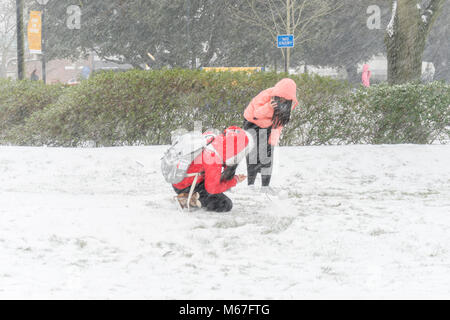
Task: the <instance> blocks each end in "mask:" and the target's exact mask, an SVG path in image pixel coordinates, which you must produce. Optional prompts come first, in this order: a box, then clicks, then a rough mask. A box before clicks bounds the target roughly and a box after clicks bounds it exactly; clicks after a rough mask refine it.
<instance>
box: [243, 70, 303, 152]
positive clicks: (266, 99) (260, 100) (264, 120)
mask: <svg viewBox="0 0 450 320" xmlns="http://www.w3.org/2000/svg"><path fill="white" fill-rule="evenodd" d="M273 97H282V98H285V99H286V100H292V110H294V109H295V107H296V106H297V105H298V100H297V85H296V83H295V81H294V80H292V79H288V78H285V79H283V80H281V81H280V82H278V83H277V84H276V85H275V87H273V88H269V89H266V90H264V91H262V92H261V93H259V94H258V95H257V96H256V97H255V98H253V100H252V101H251V102H250V104H249V105H248V107H247V109H245V112H244V118H245V119H247V121H250V122H252V123H254V124H256V125H257V126H258V127H260V128H269V127H271V126H272V125H273V123H272V117H273V107H272V98H273ZM282 130H283V127H278V128H276V129H275V128H273V129H272V133H271V135H270V138H269V143H270V144H271V145H272V146H275V145H277V144H278V141H279V139H280V136H281V131H282Z"/></svg>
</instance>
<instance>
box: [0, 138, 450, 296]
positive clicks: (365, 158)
mask: <svg viewBox="0 0 450 320" xmlns="http://www.w3.org/2000/svg"><path fill="white" fill-rule="evenodd" d="M164 150H165V147H132V148H104V149H50V148H18V147H0V179H1V184H0V298H1V299H5V298H25V299H37V298H44V299H48V298H50V299H66V298H75V299H81V298H87V299H104V298H107V299H109V298H118V299H157V298H158V299H304V298H338V299H341V298H344V299H347V298H348V299H352V298H363V299H366V298H425V299H427V298H446V299H449V298H450V146H444V145H442V146H441V145H433V146H416V145H400V146H337V147H295V148H294V147H291V148H278V149H277V150H276V154H277V155H278V157H277V168H276V170H275V177H274V180H273V185H275V186H278V187H279V188H283V189H285V190H286V191H288V192H289V197H288V198H285V197H280V198H278V197H272V199H269V198H267V197H266V196H262V195H261V194H259V193H252V192H251V191H250V190H248V189H247V188H246V185H245V184H242V185H239V186H238V187H237V188H236V189H235V191H234V192H231V193H228V194H229V196H230V197H231V198H232V199H233V201H234V208H233V211H232V212H230V213H227V214H216V213H208V212H204V211H196V212H191V213H181V212H180V211H178V210H177V206H176V204H175V202H174V201H173V200H172V199H173V193H172V190H171V188H170V186H169V185H167V184H166V183H165V182H164V180H163V178H162V176H161V174H160V171H159V159H160V157H161V155H162V153H163V151H164ZM141 164H143V165H144V166H142V165H141ZM239 170H240V172H244V167H243V166H241V167H240V168H239Z"/></svg>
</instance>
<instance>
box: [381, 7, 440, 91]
mask: <svg viewBox="0 0 450 320" xmlns="http://www.w3.org/2000/svg"><path fill="white" fill-rule="evenodd" d="M444 2H445V0H428V1H421V0H394V1H393V5H392V17H391V21H390V22H389V25H388V27H387V34H386V47H387V57H388V81H389V83H391V84H401V83H406V82H409V81H415V80H420V77H421V74H422V59H423V53H424V50H425V44H426V40H427V37H428V34H429V33H430V30H431V27H432V26H433V23H434V21H435V20H436V18H437V17H438V15H439V14H440V12H441V11H442V8H443V5H444Z"/></svg>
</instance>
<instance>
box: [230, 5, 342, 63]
mask: <svg viewBox="0 0 450 320" xmlns="http://www.w3.org/2000/svg"><path fill="white" fill-rule="evenodd" d="M343 4H344V3H343V1H340V0H332V1H330V0H241V1H235V2H234V3H232V4H231V8H232V10H233V12H234V14H235V15H236V16H237V17H239V18H240V19H242V20H244V21H247V22H248V23H250V24H253V25H256V26H259V27H260V28H262V29H263V30H265V31H266V32H267V34H268V36H269V37H271V38H272V40H273V41H274V42H275V41H276V38H277V35H280V34H293V35H294V42H295V45H296V46H298V45H301V44H302V43H304V42H306V41H309V40H311V39H312V38H313V35H311V34H309V31H310V30H311V29H312V27H313V26H314V25H315V23H317V22H318V20H319V19H320V18H322V17H324V16H326V15H329V14H331V13H333V12H334V11H336V10H337V9H339V8H340V7H342V6H343ZM284 55H287V56H285V58H286V61H287V68H288V69H289V66H290V57H291V51H290V50H289V49H287V50H286V53H285V52H283V56H284Z"/></svg>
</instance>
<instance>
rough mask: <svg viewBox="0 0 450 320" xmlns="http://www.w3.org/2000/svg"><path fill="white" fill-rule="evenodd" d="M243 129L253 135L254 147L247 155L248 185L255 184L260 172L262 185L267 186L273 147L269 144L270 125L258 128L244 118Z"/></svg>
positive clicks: (270, 172) (270, 175)
mask: <svg viewBox="0 0 450 320" xmlns="http://www.w3.org/2000/svg"><path fill="white" fill-rule="evenodd" d="M244 130H246V131H248V132H250V133H251V134H252V135H253V140H254V141H255V147H254V148H253V150H252V151H251V152H250V154H248V155H247V181H248V185H253V184H255V180H256V176H257V175H258V173H261V181H262V186H268V185H269V184H270V179H271V178H272V168H273V166H272V165H273V153H274V147H273V146H271V145H270V144H269V137H270V134H271V132H272V127H269V128H260V127H258V126H257V125H256V124H254V123H252V122H250V121H247V120H244Z"/></svg>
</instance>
